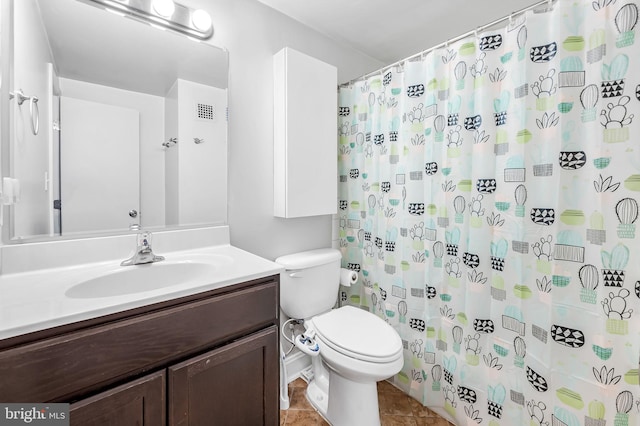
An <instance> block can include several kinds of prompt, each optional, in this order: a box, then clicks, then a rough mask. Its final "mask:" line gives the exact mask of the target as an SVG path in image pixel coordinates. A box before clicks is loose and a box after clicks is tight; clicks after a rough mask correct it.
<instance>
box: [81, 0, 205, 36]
mask: <svg viewBox="0 0 640 426" xmlns="http://www.w3.org/2000/svg"><path fill="white" fill-rule="evenodd" d="M78 1H81V2H83V3H87V4H90V5H92V6H98V7H103V8H105V9H109V10H111V11H113V12H117V13H122V14H124V15H125V16H128V17H130V18H133V19H136V20H138V21H141V22H145V23H148V24H152V25H157V26H159V27H161V28H166V29H170V30H173V31H177V32H179V33H181V34H184V35H186V36H188V37H193V38H196V39H198V40H207V39H209V38H211V36H212V35H213V26H209V28H207V29H206V30H203V29H199V28H197V27H196V26H195V25H194V24H193V22H192V21H193V14H194V13H195V12H196V11H195V10H194V9H191V8H189V7H186V6H183V5H181V4H179V3H175V2H174V4H175V10H174V12H173V14H172V15H171V17H170V18H165V17H163V16H160V15H158V14H157V13H156V12H155V11H154V8H153V5H152V3H153V0H78Z"/></svg>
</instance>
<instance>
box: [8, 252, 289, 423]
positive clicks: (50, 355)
mask: <svg viewBox="0 0 640 426" xmlns="http://www.w3.org/2000/svg"><path fill="white" fill-rule="evenodd" d="M203 253H204V254H203ZM207 253H208V254H207ZM222 253H225V254H224V256H228V257H229V258H231V259H232V260H231V261H228V262H227V264H225V265H222V264H220V265H218V266H216V267H217V268H218V269H217V273H216V275H217V276H215V277H212V278H211V281H212V283H209V284H207V283H201V282H197V280H193V281H192V282H191V283H184V284H182V283H180V284H178V285H176V286H167V287H166V288H165V289H162V288H160V289H157V290H151V291H148V290H145V291H142V292H140V293H138V294H128V295H127V294H123V295H115V296H113V295H111V296H105V297H96V298H94V299H92V298H90V297H87V296H82V297H83V298H76V299H74V298H73V297H70V296H69V295H70V294H74V293H73V292H71V291H69V289H70V288H73V287H74V285H76V286H77V285H78V277H79V276H80V275H82V276H84V273H79V272H78V270H73V271H72V273H71V275H68V274H67V276H66V279H69V277H70V276H74V277H75V278H74V279H75V281H74V280H72V281H74V282H75V284H73V283H66V281H65V279H63V278H59V277H56V274H55V273H52V272H51V270H46V271H42V272H38V273H35V274H30V273H26V274H16V277H15V278H12V277H10V276H9V277H0V286H4V287H3V288H4V290H3V295H4V296H6V297H5V298H4V299H3V300H4V302H3V301H0V305H2V306H0V311H1V310H3V309H4V314H2V315H0V323H1V325H3V326H8V323H7V321H8V319H9V315H7V314H6V312H7V310H11V309H13V308H15V306H16V304H17V305H20V306H21V307H23V308H24V311H25V312H30V313H29V314H25V316H24V318H23V319H22V320H20V319H19V318H18V320H20V321H22V323H23V324H22V325H23V330H25V329H26V330H28V329H29V328H32V329H33V331H30V332H26V333H24V332H17V331H15V330H18V328H17V327H14V328H13V331H12V330H9V331H7V329H3V330H0V336H1V337H4V338H2V339H1V340H0V377H1V378H2V379H1V380H0V401H2V402H23V403H25V402H31V403H35V402H68V403H70V404H71V405H70V412H71V415H70V418H71V424H72V425H88V424H90V425H102V424H109V425H126V424H139V425H143V424H144V425H153V426H158V425H165V424H167V425H207V424H213V423H212V422H215V424H239V425H259V424H264V425H276V424H277V423H278V418H279V400H278V395H279V392H278V386H279V377H278V374H279V373H278V372H279V349H278V348H279V344H278V324H279V319H278V316H279V297H278V294H279V293H278V292H279V281H280V276H279V273H278V269H277V266H276V265H275V264H273V263H272V262H268V261H266V260H264V259H261V258H258V257H257V256H253V255H251V254H249V253H247V252H243V251H241V250H238V249H236V248H234V247H231V246H221V247H217V248H212V249H210V250H196V251H194V252H184V253H182V254H177V255H173V254H171V253H167V259H168V262H174V263H180V262H183V263H184V262H186V263H185V264H190V263H189V262H191V263H194V262H195V261H194V260H188V261H182V260H180V259H182V258H185V259H198V256H201V258H202V259H206V258H207V257H206V256H209V257H210V258H212V259H216V257H214V256H218V257H222V256H223V254H222ZM172 259H174V260H172ZM201 261H202V260H201ZM160 264H162V262H160V263H158V264H157V265H156V264H154V265H147V266H142V267H141V268H147V269H146V270H148V271H151V270H152V269H153V268H154V267H156V266H159V265H160ZM168 264H169V265H171V263H168ZM116 265H118V264H116ZM101 267H103V268H104V267H105V266H104V265H102V266H100V265H98V266H93V267H89V268H87V271H91V274H96V273H98V274H100V276H101V277H102V276H109V275H108V274H106V273H105V272H104V271H100V268H101ZM123 268H138V267H123ZM63 269H70V268H63ZM80 269H82V268H80ZM124 270H125V271H127V272H128V271H130V270H131V271H133V270H134V269H124ZM168 270H170V269H168ZM95 271H99V272H95ZM118 271H121V269H118ZM63 275H64V273H63ZM45 276H50V277H51V279H50V280H49V282H48V283H46V282H42V280H39V281H37V283H36V280H35V279H34V277H41V278H43V277H45ZM25 277H26V278H25ZM85 278H86V277H85ZM25 279H29V280H30V281H31V282H33V283H34V284H33V285H32V286H31V289H30V291H28V293H30V294H31V296H30V297H31V298H33V299H38V298H39V294H38V293H39V291H40V292H41V293H42V297H44V298H45V299H47V300H48V302H47V304H40V305H38V303H42V302H41V301H36V302H34V303H35V304H34V305H29V302H28V301H27V300H28V298H29V296H28V295H22V294H19V293H20V290H19V289H20V288H23V287H25V286H24V280H25ZM83 279H84V278H83ZM43 280H44V281H46V279H44V278H43ZM213 281H215V282H213ZM82 282H86V281H82ZM61 283H64V284H61ZM133 285H135V284H133ZM48 292H49V293H48ZM54 293H55V294H57V296H55V295H54ZM65 294H66V296H65ZM7 298H9V299H13V302H11V303H13V305H11V303H7V302H6V300H7ZM134 299H135V302H132V300H134ZM51 300H53V302H52V303H50V302H51ZM124 301H127V303H124ZM3 303H4V305H3ZM132 303H133V304H132ZM45 306H48V307H49V310H48V312H47V309H46V308H45ZM123 306H124V307H126V308H123ZM38 308H39V309H38ZM38 310H40V312H37V311H38ZM63 311H65V312H67V313H68V315H67V317H66V319H63V320H60V319H59V318H60V316H61V312H63ZM98 312H99V313H101V314H99V315H97V314H96V313H98ZM36 315H39V316H40V317H41V318H40V319H41V320H42V321H44V322H40V323H36V321H35V316H36ZM18 316H19V315H18ZM11 318H14V319H15V316H14V317H11ZM5 319H6V320H7V321H4V322H3V321H2V320H5ZM30 324H32V325H30ZM43 324H50V325H52V326H49V327H46V326H43ZM13 325H14V326H17V324H13ZM25 327H26V328H25ZM2 333H4V334H2ZM7 333H9V334H12V335H10V337H7V335H8V334H7Z"/></svg>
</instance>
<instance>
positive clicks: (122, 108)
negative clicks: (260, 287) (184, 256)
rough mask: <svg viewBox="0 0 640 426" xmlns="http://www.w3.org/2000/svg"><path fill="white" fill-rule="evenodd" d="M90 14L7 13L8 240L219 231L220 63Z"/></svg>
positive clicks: (199, 50) (27, 7)
mask: <svg viewBox="0 0 640 426" xmlns="http://www.w3.org/2000/svg"><path fill="white" fill-rule="evenodd" d="M88 3H90V2H83V1H79V0H3V9H2V17H1V18H2V22H3V29H2V32H1V33H0V36H1V37H2V49H3V50H2V61H3V68H2V69H3V78H2V95H3V96H6V98H4V99H3V100H2V102H3V103H5V104H4V105H3V106H2V108H0V111H2V114H3V117H2V118H3V119H2V124H3V127H8V129H6V128H3V129H2V134H3V138H2V151H1V152H2V175H3V185H2V186H1V188H3V196H2V202H3V204H4V205H5V207H4V208H3V211H4V213H5V214H4V218H3V222H4V223H3V239H4V241H5V242H17V241H36V240H43V239H49V238H66V237H79V236H95V235H105V234H109V233H117V232H128V231H130V230H136V229H137V228H138V227H142V228H143V229H150V230H159V229H165V228H167V227H195V226H201V225H210V224H222V223H226V221H227V217H226V210H227V118H226V112H227V89H228V87H227V84H228V54H227V52H226V50H224V49H222V48H218V47H215V46H213V45H211V44H209V43H205V42H198V41H195V40H193V39H189V38H187V37H186V36H184V35H181V34H177V33H174V32H171V31H164V30H161V29H159V28H155V27H152V26H150V25H147V24H143V23H141V22H139V21H135V20H133V19H130V18H125V17H123V16H120V15H118V14H115V13H110V12H109V11H107V10H105V9H103V8H100V7H96V6H95V5H91V4H88ZM9 18H10V19H11V20H10V21H9ZM5 23H7V24H8V28H7V27H6V26H5V25H4V24H5ZM7 73H8V74H9V79H8V84H6V83H7V78H6V75H7ZM35 98H37V102H36V101H35ZM5 125H7V126H5Z"/></svg>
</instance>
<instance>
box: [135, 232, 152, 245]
mask: <svg viewBox="0 0 640 426" xmlns="http://www.w3.org/2000/svg"><path fill="white" fill-rule="evenodd" d="M138 246H139V247H151V232H149V231H142V232H140V233H138Z"/></svg>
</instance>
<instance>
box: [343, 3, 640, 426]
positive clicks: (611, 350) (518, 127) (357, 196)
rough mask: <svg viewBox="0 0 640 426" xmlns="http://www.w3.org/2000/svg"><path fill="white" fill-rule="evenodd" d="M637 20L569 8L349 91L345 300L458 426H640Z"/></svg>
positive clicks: (412, 385)
mask: <svg viewBox="0 0 640 426" xmlns="http://www.w3.org/2000/svg"><path fill="white" fill-rule="evenodd" d="M637 21H638V4H637V3H636V2H629V1H624V0H618V1H616V0H600V1H591V0H588V1H586V0H580V1H575V0H558V1H557V2H555V3H554V7H553V10H547V11H545V12H542V11H539V12H537V13H534V12H528V13H526V14H522V15H520V16H514V17H512V19H511V20H510V22H509V24H508V25H507V26H506V27H504V28H501V29H497V30H493V31H486V32H483V33H481V34H476V35H474V36H471V37H469V38H467V39H464V40H461V41H459V42H457V43H455V44H451V45H449V46H447V47H445V48H442V49H440V50H437V51H435V52H431V53H429V54H427V55H426V56H425V57H422V58H417V59H416V60H413V61H407V62H405V63H404V64H402V66H399V67H393V68H392V69H389V70H385V71H383V72H382V73H381V74H380V75H375V76H373V77H370V78H367V79H366V80H364V81H360V82H357V83H355V84H353V85H352V86H350V87H348V88H342V89H341V90H340V94H339V98H340V108H339V123H340V124H339V139H340V143H339V164H340V166H339V170H340V183H339V186H340V210H339V217H340V244H341V250H342V254H343V259H344V260H343V262H344V264H343V266H345V267H349V268H351V269H354V270H358V271H360V279H359V282H358V284H357V285H355V286H352V287H351V288H348V289H347V288H343V289H342V291H343V293H342V300H343V302H344V303H350V304H353V305H356V306H360V307H362V308H363V309H368V310H369V311H371V312H373V313H375V314H376V315H378V316H380V317H382V318H384V319H385V320H387V321H388V322H389V323H390V324H391V325H392V326H393V327H395V328H396V329H397V330H398V332H399V333H400V335H401V337H402V339H403V342H404V348H405V351H404V355H405V363H404V368H403V369H402V371H401V372H400V373H399V374H398V375H396V376H395V377H394V378H393V382H394V383H395V384H396V385H397V386H398V387H400V388H402V389H403V390H405V391H406V392H407V393H408V394H410V395H411V396H412V397H414V398H415V399H417V400H418V401H421V402H422V403H423V404H424V405H426V406H428V407H430V408H432V409H433V410H435V411H437V412H439V413H441V414H444V415H445V416H448V417H449V418H450V419H452V420H454V421H455V422H456V423H457V424H459V425H504V426H513V425H531V426H542V425H544V426H548V425H569V426H577V425H588V426H595V425H598V426H632V425H638V424H640V387H639V379H638V377H639V376H638V362H639V358H640V230H637V229H636V228H637V226H638V223H639V222H638V201H637V200H638V198H639V196H640V39H639V40H636V39H635V38H636V37H635V34H636V31H637V28H638V27H637ZM639 37H640V35H639Z"/></svg>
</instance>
